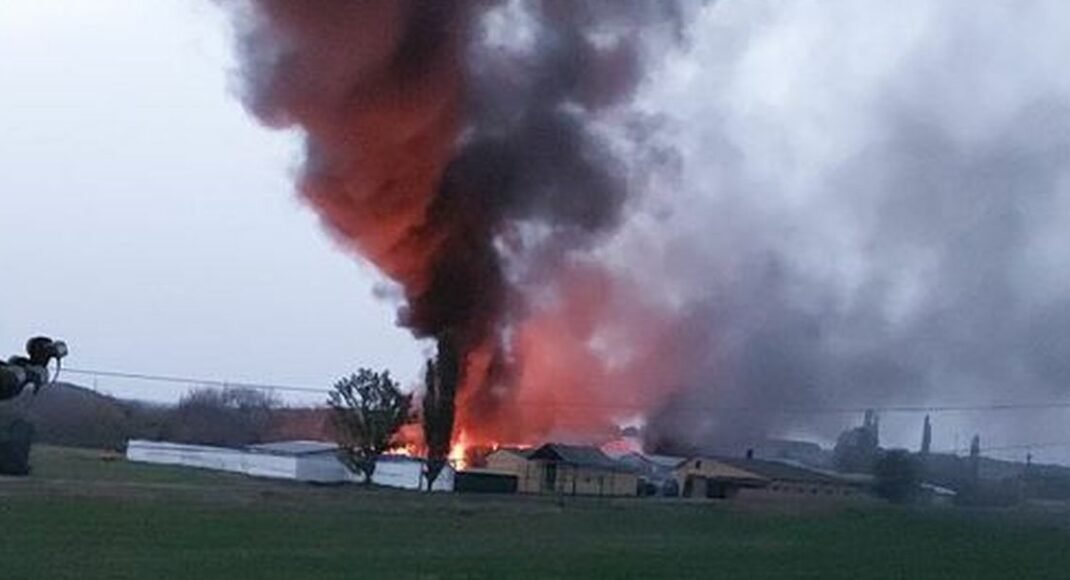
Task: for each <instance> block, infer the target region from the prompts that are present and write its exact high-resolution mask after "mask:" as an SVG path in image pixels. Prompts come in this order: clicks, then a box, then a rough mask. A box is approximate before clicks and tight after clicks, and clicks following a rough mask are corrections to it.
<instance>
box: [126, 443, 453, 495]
mask: <svg viewBox="0 0 1070 580" xmlns="http://www.w3.org/2000/svg"><path fill="white" fill-rule="evenodd" d="M337 453H338V447H337V446H336V445H334V444H333V443H325V442H322V441H282V442H278V443H266V444H262V445H249V446H247V447H241V448H229V447H211V446H207V445H185V444H180V443H167V442H163V441H144V440H132V441H130V442H129V443H127V447H126V458H127V459H128V460H130V461H138V462H143V463H158V464H165V465H184V466H187V467H199V468H202V469H214V470H218V471H228V472H232V473H242V474H245V475H250V476H253V477H271V478H277V479H292V480H296V481H307V482H314V483H344V482H359V481H363V477H361V476H358V475H356V474H353V473H351V472H350V471H349V470H348V469H346V467H345V466H344V465H343V464H342V462H341V461H339V460H338V456H337ZM423 471H424V463H423V461H422V460H420V459H418V458H413V457H404V456H400V455H384V456H382V457H380V458H379V461H378V462H377V463H376V469H375V473H374V474H373V475H372V483H374V484H376V485H382V486H386V487H397V488H402V489H425V488H426V487H427V485H426V481H427V479H426V477H425V476H424V474H423ZM453 475H454V472H453V468H452V467H449V466H446V467H445V468H444V469H443V470H442V473H441V474H439V476H438V478H437V479H436V480H435V485H434V491H450V490H452V489H453Z"/></svg>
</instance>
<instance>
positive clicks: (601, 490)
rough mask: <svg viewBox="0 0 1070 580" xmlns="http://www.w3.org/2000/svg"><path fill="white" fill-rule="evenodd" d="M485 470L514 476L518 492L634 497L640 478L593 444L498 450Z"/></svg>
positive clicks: (549, 444) (553, 444) (492, 454)
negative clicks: (590, 445)
mask: <svg viewBox="0 0 1070 580" xmlns="http://www.w3.org/2000/svg"><path fill="white" fill-rule="evenodd" d="M485 471H493V472H499V473H509V474H512V475H515V476H516V477H517V490H518V491H519V492H521V493H547V494H551V493H552V494H562V495H589V496H635V495H636V494H637V493H638V486H639V477H638V475H637V474H636V473H635V472H634V471H633V470H632V469H631V468H629V467H628V466H627V465H625V464H624V463H621V462H618V461H615V460H613V459H611V458H609V456H607V455H606V454H604V453H602V451H601V450H599V449H598V448H596V447H585V446H576V445H562V444H558V443H548V444H546V445H543V446H542V447H539V448H538V449H534V450H516V449H499V450H498V451H495V452H494V453H491V454H490V455H488V456H487V467H486V470H485Z"/></svg>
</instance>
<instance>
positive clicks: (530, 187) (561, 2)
mask: <svg viewBox="0 0 1070 580" xmlns="http://www.w3.org/2000/svg"><path fill="white" fill-rule="evenodd" d="M231 4H232V7H233V9H234V11H235V12H236V13H237V14H238V22H239V26H240V28H241V31H240V32H241V48H242V54H243V60H244V65H243V80H244V82H245V84H244V86H245V93H244V100H245V102H246V103H247V105H248V107H249V109H250V110H251V111H252V112H253V113H254V114H255V115H256V116H257V117H258V118H260V119H261V120H263V121H264V122H265V123H266V124H269V125H271V126H275V127H297V128H299V129H300V130H301V131H302V132H303V134H304V137H305V141H306V147H305V160H304V163H303V166H302V169H301V173H300V176H299V180H298V181H299V189H300V192H301V194H302V195H303V196H304V198H305V199H307V200H308V202H309V203H310V204H311V205H312V206H313V207H314V208H315V209H316V210H317V211H318V212H319V214H320V215H321V216H322V217H323V220H324V221H325V222H326V224H327V226H328V228H329V229H330V231H332V232H334V233H335V234H336V235H337V237H338V239H339V240H340V241H341V242H342V243H343V244H345V245H346V246H348V247H349V248H351V249H352V250H354V251H356V252H357V253H359V254H360V255H361V256H363V257H364V258H365V259H367V260H368V261H370V262H371V263H372V264H374V265H375V266H376V267H377V268H378V269H379V270H380V271H381V272H382V273H383V274H385V275H386V276H387V277H388V278H389V279H391V280H393V281H394V282H396V283H397V284H398V285H399V287H400V288H401V292H402V294H403V298H402V306H401V309H400V312H399V323H400V324H401V325H403V326H405V327H407V328H409V329H411V331H412V332H413V333H414V335H415V336H417V337H420V338H432V339H437V340H449V341H452V344H451V345H449V346H450V347H452V348H453V349H455V350H456V351H458V352H459V353H460V361H461V364H460V368H459V371H458V372H459V373H460V380H459V384H460V385H461V387H460V389H459V393H458V397H459V399H458V401H457V425H458V430H459V433H458V434H457V436H459V437H463V438H464V439H466V440H467V441H472V442H490V441H511V442H529V441H531V442H533V440H534V437H535V436H538V435H545V434H547V433H549V432H552V431H553V430H555V429H560V428H561V426H562V425H564V424H566V423H569V418H568V414H569V413H570V412H571V413H572V414H574V415H575V417H574V418H575V420H574V421H572V423H573V426H574V427H575V428H576V429H578V430H580V431H585V432H589V431H591V428H592V425H598V426H606V425H608V424H609V421H608V419H609V417H608V416H607V417H600V416H599V415H600V414H606V415H609V413H608V412H606V411H605V409H606V406H605V404H604V403H605V402H606V401H605V400H601V399H600V400H594V401H591V400H590V399H589V397H590V395H591V393H592V392H594V390H595V389H597V387H598V385H604V384H605V383H606V382H608V381H610V380H611V378H612V377H611V376H610V375H611V374H612V373H611V371H610V370H607V369H608V366H609V365H610V361H608V360H605V358H604V357H599V356H597V355H596V354H595V353H594V351H593V350H592V349H595V348H596V347H597V345H596V344H595V343H596V342H597V340H596V339H597V338H598V337H599V336H600V335H601V334H604V333H601V330H600V324H601V321H604V320H608V319H611V318H613V317H612V316H606V315H608V314H610V313H611V312H612V311H614V310H620V311H627V312H629V313H630V314H629V316H632V317H634V318H635V319H642V318H646V319H649V322H650V325H648V327H647V328H646V329H645V330H644V332H647V333H650V342H651V344H653V343H654V342H655V339H656V338H657V333H658V332H663V333H664V332H668V330H667V329H664V328H662V329H659V326H660V320H661V316H660V314H659V313H658V312H657V311H656V306H655V305H650V306H644V304H643V301H642V300H635V299H634V298H636V297H629V296H626V294H627V293H628V292H629V290H628V289H626V288H618V287H617V283H616V281H615V278H614V276H613V275H612V274H611V273H609V272H608V271H607V270H605V269H604V268H603V267H602V266H600V265H599V264H598V261H597V260H595V259H593V258H592V257H591V256H592V253H593V252H594V251H595V250H596V249H597V247H598V245H599V243H600V240H602V239H603V238H604V236H605V235H607V234H608V233H609V232H612V231H613V229H614V228H615V226H616V225H617V224H618V223H619V222H620V220H621V218H622V214H623V213H624V211H625V207H626V206H627V204H628V202H629V197H630V190H629V186H628V183H627V180H628V177H629V175H628V171H629V167H628V166H626V165H625V164H624V163H622V162H621V161H620V159H619V155H618V153H619V152H621V151H625V150H628V151H634V150H637V148H641V143H640V142H641V141H642V136H643V129H642V128H639V127H635V126H633V127H632V128H631V129H630V130H625V129H622V127H625V126H626V125H627V124H628V123H633V124H634V123H636V122H637V120H638V119H639V117H637V116H635V115H630V114H629V113H628V112H627V110H626V109H627V105H628V103H629V100H630V99H631V97H632V95H633V92H634V90H635V87H636V86H637V84H638V83H639V82H640V81H641V80H642V77H643V74H642V71H643V64H644V62H643V61H644V55H643V54H642V48H643V47H644V46H645V43H646V41H647V40H648V37H653V36H658V37H660V38H662V39H664V40H665V41H666V42H671V41H672V39H673V37H674V36H675V35H676V34H677V33H678V28H677V27H678V26H679V16H680V15H679V12H678V11H677V9H676V7H675V5H674V4H673V3H671V2H657V3H654V2H643V1H623V2H622V1H616V0H614V1H610V0H601V1H583V2H580V1H573V0H543V1H540V2H488V1H481V2H475V1H473V2H466V1H456V2H444V1H431V0H428V1H419V0H410V1H401V0H399V1H389V2H386V1H383V2H339V1H334V0H307V1H302V2H293V1H289V0H253V1H249V2H244V3H242V2H235V3H231ZM629 331H630V330H629V329H628V328H622V329H619V332H618V333H617V334H621V333H623V332H629ZM624 338H625V339H627V338H628V337H624ZM440 348H441V347H440ZM648 362H649V361H648ZM632 364H634V365H638V364H641V361H639V360H634V361H633V363H632ZM617 366H618V367H620V368H618V369H617V371H616V372H618V373H623V372H624V371H625V370H626V369H624V368H623V367H622V366H621V365H620V364H618V365H617ZM585 383H591V384H585ZM633 384H635V385H636V388H635V389H634V392H635V393H637V396H638V397H640V398H642V397H645V396H646V395H643V394H642V393H641V392H640V391H641V390H640V389H638V383H637V382H633ZM621 392H622V389H617V390H616V391H615V392H613V393H609V392H606V393H603V394H602V396H603V398H606V399H608V398H613V399H614V400H620V397H619V395H620V394H621ZM633 399H634V398H633ZM584 401H586V403H585V405H586V408H585V409H584V410H583V411H582V412H580V411H576V409H577V407H576V405H577V404H578V403H583V402H584ZM631 402H632V403H635V404H640V405H643V404H646V403H645V401H642V400H632V401H631ZM596 403H597V405H596ZM566 407H568V408H566ZM569 409H572V411H569ZM613 414H620V413H619V412H614V413H613Z"/></svg>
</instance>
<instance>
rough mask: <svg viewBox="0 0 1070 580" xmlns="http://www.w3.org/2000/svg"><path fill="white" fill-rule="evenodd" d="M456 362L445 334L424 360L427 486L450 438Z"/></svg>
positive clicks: (457, 374) (446, 453)
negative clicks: (434, 355)
mask: <svg viewBox="0 0 1070 580" xmlns="http://www.w3.org/2000/svg"><path fill="white" fill-rule="evenodd" d="M459 382H460V364H459V360H458V355H457V349H456V348H455V345H454V344H453V341H452V340H451V339H450V337H449V336H445V337H442V338H440V339H439V341H438V355H437V356H436V357H435V358H433V359H430V360H428V361H427V371H426V372H425V374H424V385H425V388H426V390H425V391H424V400H423V427H424V442H425V443H426V445H427V489H428V490H430V489H431V486H432V485H434V483H435V479H436V478H437V477H438V474H439V473H441V472H442V469H443V468H444V467H445V466H446V460H447V458H448V457H449V453H450V443H451V441H452V439H453V418H454V412H455V410H456V402H455V400H456V397H457V384H458V383H459Z"/></svg>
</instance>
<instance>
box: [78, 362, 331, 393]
mask: <svg viewBox="0 0 1070 580" xmlns="http://www.w3.org/2000/svg"><path fill="white" fill-rule="evenodd" d="M63 372H65V373H70V374H74V375H87V376H92V377H108V378H115V379H132V380H140V381H152V382H157V383H174V384H182V385H194V386H214V387H223V388H231V389H257V390H265V391H289V392H295V393H318V394H325V393H328V392H330V389H323V388H317V387H300V386H295V385H271V384H262V383H244V382H234V381H220V380H213V379H197V378H190V377H178V376H169V375H152V374H146V373H130V372H120V371H99V370H88V369H71V368H64V369H63Z"/></svg>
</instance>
